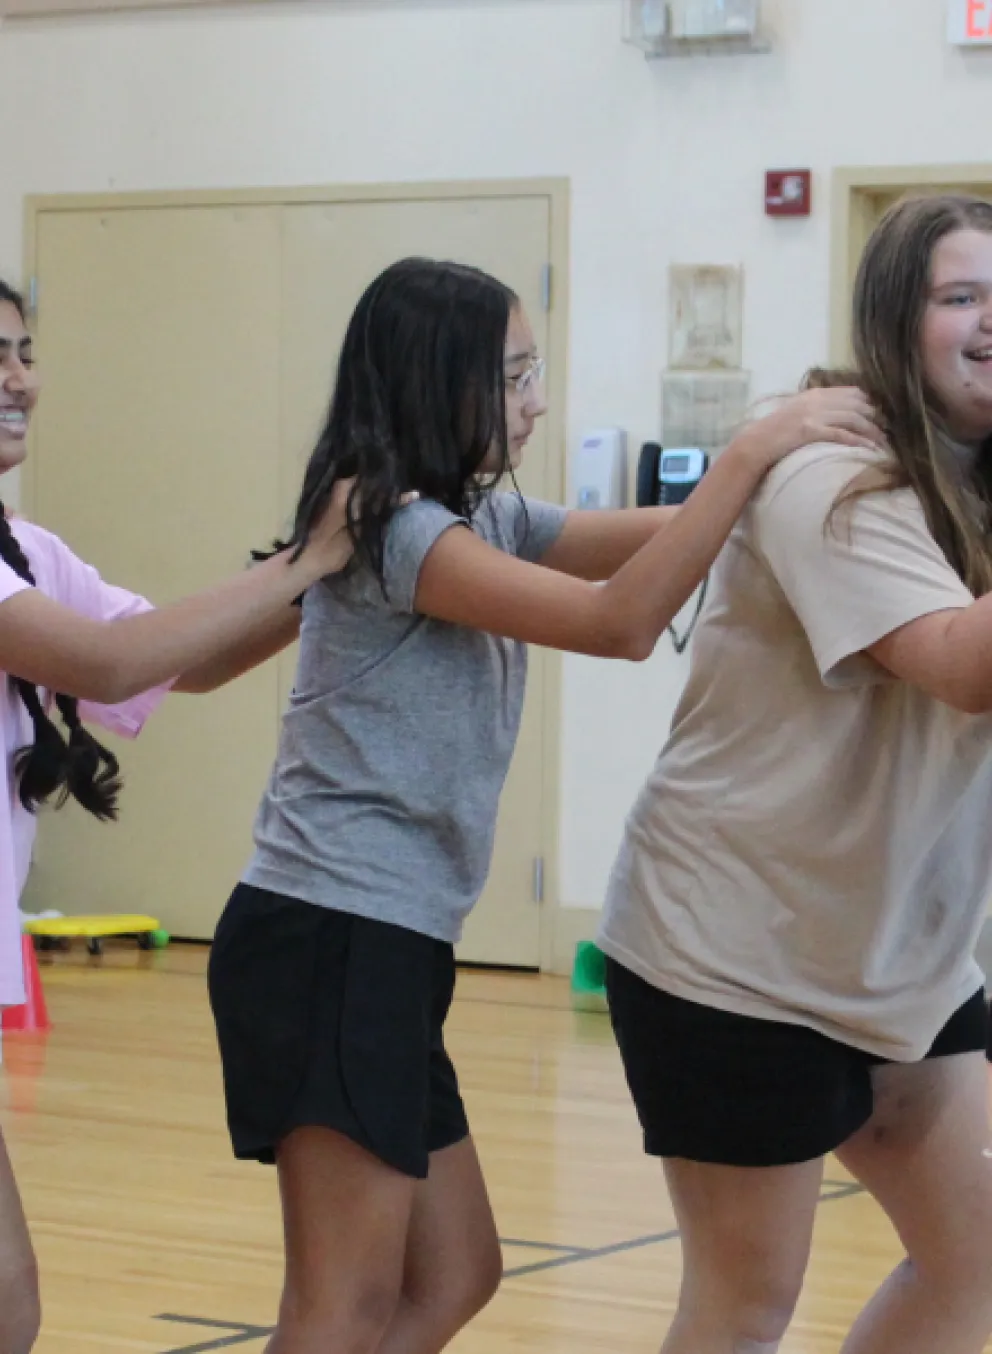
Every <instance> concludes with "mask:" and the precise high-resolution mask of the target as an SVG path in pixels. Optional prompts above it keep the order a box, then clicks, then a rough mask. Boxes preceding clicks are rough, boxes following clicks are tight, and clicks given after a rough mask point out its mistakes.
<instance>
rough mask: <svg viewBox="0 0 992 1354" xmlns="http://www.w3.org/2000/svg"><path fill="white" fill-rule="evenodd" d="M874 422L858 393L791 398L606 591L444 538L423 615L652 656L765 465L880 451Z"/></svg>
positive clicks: (593, 649) (422, 594) (754, 427)
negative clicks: (851, 450) (819, 450)
mask: <svg viewBox="0 0 992 1354" xmlns="http://www.w3.org/2000/svg"><path fill="white" fill-rule="evenodd" d="M811 397H816V398H811ZM870 415H871V409H870V406H869V405H868V403H867V401H866V400H865V397H864V396H863V395H862V394H861V392H860V391H855V390H831V391H822V390H821V391H809V392H806V394H803V395H798V396H795V397H793V398H792V399H791V400H789V401H787V402H786V403H785V404H784V405H783V406H782V407H781V408H779V409H778V410H776V411H775V412H774V413H772V414H769V415H768V417H767V418H764V419H762V420H760V422H757V423H753V424H751V425H750V426H749V427H747V428H746V429H744V431H743V432H741V433H740V434H739V435H738V436H737V437H736V438H735V439H734V441H733V442H732V443H731V445H730V446H729V447H728V448H727V450H726V451H725V452H724V453H723V455H722V456H721V457H720V458H719V460H718V461H717V463H716V465H715V466H714V467H713V469H712V470H711V471H710V472H709V474H707V475H706V477H705V478H704V479H703V481H702V483H701V484H700V485H699V487H698V488H697V489H696V490H695V492H694V493H693V495H692V497H691V498H690V499H689V500H688V502H687V503H685V504H684V505H683V506H682V507H681V508H680V509H679V511H678V513H677V515H676V517H675V520H674V521H671V520H670V519H667V518H663V519H661V529H660V530H657V529H656V530H655V531H654V532H653V533H651V534H650V536H649V537H648V540H647V542H646V543H645V544H644V545H642V546H641V548H640V549H639V550H638V551H637V552H636V553H635V554H634V555H632V556H631V558H629V559H628V560H627V562H626V563H625V564H623V565H622V566H621V567H620V568H619V569H618V570H617V571H616V572H615V573H614V574H613V576H612V577H611V578H610V580H609V581H608V582H607V583H604V584H597V583H591V582H588V581H585V580H583V579H579V578H572V577H569V576H568V575H565V574H562V573H561V572H559V571H556V570H555V569H554V568H550V569H549V568H543V567H541V566H540V565H533V564H528V563H525V562H524V561H523V560H520V559H516V558H514V557H513V556H509V555H504V554H502V553H501V552H500V551H497V550H494V549H492V548H491V547H490V546H488V545H486V544H485V543H484V542H483V541H481V540H480V539H479V538H478V537H476V536H475V535H474V534H473V533H472V532H470V531H467V530H465V529H453V530H450V531H447V532H445V533H444V535H443V536H441V537H440V538H439V539H438V540H437V541H436V542H435V544H434V546H433V547H432V549H431V550H430V552H429V553H428V555H427V558H426V559H425V560H424V563H423V566H422V568H421V570H420V577H419V580H418V585H417V593H416V598H415V604H416V608H417V610H418V611H420V612H423V613H424V614H426V615H429V616H435V617H437V618H438V619H440V620H446V621H452V622H454V623H455V624H459V625H467V626H472V627H474V628H475V629H478V630H487V631H489V632H490V633H492V634H497V635H504V636H506V637H507V638H509V639H518V640H522V641H524V642H525V643H530V644H540V645H544V646H546V647H549V648H555V649H565V650H569V651H571V652H574V653H585V654H592V655H596V656H598V657H604V658H629V659H634V660H639V659H644V658H647V657H648V656H649V654H651V652H652V651H653V649H654V646H655V645H656V644H657V642H658V639H659V637H660V635H662V634H663V633H664V631H665V629H666V628H667V627H668V626H669V625H670V624H671V622H672V620H673V619H674V617H675V616H676V615H677V614H678V612H679V611H680V610H681V608H682V607H683V606H684V605H685V603H686V602H687V601H688V599H689V598H690V597H691V596H692V593H693V592H694V591H695V589H696V588H697V587H698V586H699V584H700V583H701V582H702V580H703V579H704V578H705V577H706V574H707V572H708V571H709V569H710V567H711V566H712V564H713V561H714V560H715V559H716V556H717V555H718V554H719V552H720V550H721V548H722V546H723V544H724V542H725V541H726V539H727V537H728V535H729V534H730V531H731V529H732V528H733V525H734V523H735V522H736V520H737V518H738V516H739V515H740V513H741V511H742V510H743V508H744V506H745V504H746V503H747V501H748V499H749V498H750V497H751V494H752V493H753V492H754V490H755V488H756V487H757V485H758V483H759V482H760V481H761V479H762V478H763V476H764V474H765V472H766V471H767V470H768V469H769V468H770V466H771V465H773V464H774V463H775V462H777V461H779V460H781V459H782V457H783V456H785V455H787V454H788V453H789V452H790V451H794V450H796V449H797V448H799V447H801V446H806V445H808V444H810V443H813V442H820V441H835V442H841V443H844V444H847V445H852V446H866V445H868V446H876V445H877V444H878V442H879V440H880V434H879V432H878V429H877V428H876V427H875V425H874V424H873V423H872V422H871V417H870ZM591 515H592V514H591ZM579 529H580V530H586V528H583V527H581V526H580V528H579ZM589 530H592V528H589ZM573 539H574V536H573ZM551 553H552V552H549V554H551ZM563 553H564V552H563ZM547 558H548V557H547V556H545V559H547ZM559 558H561V555H560V556H559Z"/></svg>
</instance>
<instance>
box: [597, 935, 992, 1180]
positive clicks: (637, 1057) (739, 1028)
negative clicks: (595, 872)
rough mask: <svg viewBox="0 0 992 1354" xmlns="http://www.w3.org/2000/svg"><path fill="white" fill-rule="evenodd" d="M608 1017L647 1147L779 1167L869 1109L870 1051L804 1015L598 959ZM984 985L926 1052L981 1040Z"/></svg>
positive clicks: (826, 1147)
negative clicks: (807, 1022) (719, 1005)
mask: <svg viewBox="0 0 992 1354" xmlns="http://www.w3.org/2000/svg"><path fill="white" fill-rule="evenodd" d="M606 989H607V996H608V999H609V1005H610V1018H611V1020H612V1022H613V1029H614V1031H615V1033H616V1037H617V1043H618V1044H619V1046H620V1054H621V1057H622V1059H623V1064H624V1070H625V1072H626V1075H627V1084H628V1085H629V1087H630V1091H631V1095H632V1096H633V1098H634V1104H635V1106H636V1109H637V1114H638V1118H639V1119H640V1122H641V1127H642V1129H643V1130H644V1149H645V1151H646V1152H647V1153H648V1154H649V1155H651V1156H658V1157H681V1158H683V1159H685V1160H689V1161H706V1162H714V1163H719V1164H722V1165H726V1166H787V1165H791V1164H793V1163H795V1162H800V1161H813V1160H816V1159H817V1158H818V1157H822V1156H826V1154H827V1153H828V1152H832V1151H833V1150H834V1149H835V1148H837V1147H840V1146H841V1144H842V1143H844V1142H846V1141H847V1139H848V1138H850V1137H851V1136H852V1134H854V1133H856V1132H857V1130H858V1129H859V1128H861V1127H863V1126H864V1124H866V1123H867V1122H868V1120H869V1118H870V1117H871V1113H872V1108H873V1091H872V1075H871V1074H872V1068H874V1067H878V1066H880V1065H881V1064H882V1063H883V1062H884V1059H882V1058H877V1057H872V1055H871V1054H869V1053H864V1052H862V1051H861V1050H859V1049H856V1048H851V1047H850V1046H849V1045H847V1044H842V1043H839V1042H837V1041H836V1040H833V1039H828V1038H827V1037H826V1035H823V1034H820V1033H818V1032H817V1031H816V1030H811V1029H809V1028H808V1027H806V1026H804V1025H789V1024H785V1023H784V1022H782V1021H777V1020H759V1019H756V1018H754V1017H752V1016H742V1015H734V1014H732V1013H731V1012H728V1011H719V1010H716V1009H715V1008H714V1007H711V1006H701V1005H698V1004H697V1003H695V1002H691V1001H685V1000H683V999H682V998H680V997H673V996H670V995H669V994H668V993H666V992H662V991H661V990H660V989H658V988H656V987H653V986H652V985H651V984H650V983H647V982H645V981H644V979H643V978H640V977H638V976H637V975H636V974H634V973H632V972H631V971H630V970H629V969H627V968H625V967H624V966H623V965H622V964H618V963H616V962H615V961H614V960H612V959H607V961H606ZM987 1032H988V1011H987V1007H986V1002H985V993H984V992H983V991H981V990H980V991H978V992H976V993H975V995H974V996H973V997H971V998H970V999H969V1000H968V1001H967V1002H965V1004H964V1005H963V1006H962V1007H960V1009H959V1010H958V1011H956V1012H955V1013H954V1015H953V1016H951V1018H950V1020H949V1021H948V1022H947V1024H946V1025H945V1026H944V1028H943V1029H942V1030H941V1032H940V1033H939V1034H938V1036H937V1038H936V1040H935V1041H934V1043H933V1046H932V1047H931V1049H930V1051H929V1053H928V1054H927V1057H928V1058H942V1057H949V1056H950V1055H952V1054H956V1053H973V1052H978V1051H981V1050H984V1049H985V1047H986V1043H987V1037H988V1033H987Z"/></svg>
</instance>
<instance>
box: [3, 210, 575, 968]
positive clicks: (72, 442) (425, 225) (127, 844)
mask: <svg viewBox="0 0 992 1354" xmlns="http://www.w3.org/2000/svg"><path fill="white" fill-rule="evenodd" d="M550 248H551V243H550V200H549V199H548V198H547V197H544V196H541V195H535V196H533V197H528V196H512V195H511V196H507V197H479V198H473V197H468V198H466V197H452V198H438V199H433V198H429V199H425V198H422V197H420V198H417V197H411V198H410V199H409V200H375V201H347V202H315V203H301V204H295V205H279V204H273V205H271V206H240V207H234V206H230V207H214V206H203V207H189V206H182V205H177V206H175V207H154V208H153V207H149V208H147V209H142V210H130V209H129V210H119V211H115V210H106V211H100V210H92V211H90V210H86V211H84V210H80V211H78V212H77V211H53V212H51V213H47V212H46V213H41V215H40V217H39V228H38V241H37V250H36V254H37V272H38V279H39V298H40V306H39V317H38V348H39V352H40V354H41V357H42V363H43V373H44V377H45V383H46V384H45V391H44V395H43V398H42V402H41V405H40V406H39V416H38V423H37V427H36V437H35V443H34V450H33V455H34V458H35V465H34V475H35V492H34V495H33V504H32V507H33V511H34V514H35V516H36V517H37V519H38V520H39V521H40V522H41V523H42V524H44V525H46V526H48V527H50V528H51V529H52V530H54V531H56V532H58V533H59V534H60V535H62V536H63V537H64V538H65V539H66V540H67V541H68V542H69V543H70V544H71V545H72V546H73V548H74V549H76V550H77V551H78V553H80V554H81V555H83V556H84V557H85V558H86V559H88V560H90V561H92V562H93V563H95V564H96V565H97V566H98V567H99V568H100V569H101V571H102V572H103V573H104V575H105V576H106V577H108V578H109V579H111V580H112V581H114V582H118V583H121V584H123V585H125V586H128V587H132V588H134V589H136V590H137V591H141V592H143V593H145V594H146V595H148V596H149V597H151V598H152V599H153V600H155V601H163V600H167V599H169V598H172V597H175V596H178V595H181V594H182V593H185V592H189V591H192V590H194V589H196V588H198V587H200V586H202V585H204V584H205V583H207V582H209V581H212V580H214V579H216V578H218V577H222V576H223V575H225V574H229V573H231V572H233V571H235V570H236V569H237V568H239V567H240V566H241V564H242V563H243V562H244V560H245V559H246V557H247V551H248V548H249V547H250V546H251V545H254V544H259V543H264V542H266V541H267V540H268V539H270V538H271V536H272V534H273V533H274V532H275V531H276V530H278V529H279V528H280V527H281V526H282V525H284V524H285V521H286V519H287V518H288V517H289V515H290V513H291V510H292V507H293V505H294V503H295V499H296V496H297V494H298V492H299V486H300V481H301V477H302V472H303V466H304V464H305V462H306V459H307V456H308V455H309V451H310V449H311V447H312V445H313V442H314V439H315V435H316V433H317V431H318V429H319V427H320V424H321V421H322V418H323V416H324V412H325V410H326V406H327V402H328V399H329V396H330V389H331V382H332V376H333V371H334V368H335V365H336V360H337V354H338V350H339V347H340V343H341V339H342V337H343V334H344V329H345V326H346V323H347V320H348V317H349V315H350V313H351V310H352V309H353V307H354V304H355V302H356V300H357V299H358V296H359V294H360V292H361V291H362V290H363V288H364V287H365V286H366V284H367V283H368V282H369V281H371V280H372V278H373V277H374V276H375V274H376V273H378V272H379V271H380V270H381V269H382V268H384V267H385V266H387V265H388V264H389V263H391V262H393V261H394V260H396V259H397V258H400V257H403V256H405V255H409V254H427V255H430V256H432V257H435V258H439V257H446V258H452V259H457V260H459V261H461V262H468V263H474V264H477V265H478V266H481V267H483V268H486V269H488V270H489V271H491V272H493V273H495V274H496V275H497V276H499V277H501V278H502V279H504V280H505V281H506V282H508V283H509V284H510V285H511V286H512V287H513V288H514V289H515V290H516V291H517V292H518V293H519V294H520V296H521V298H522V300H523V302H524V305H525V306H526V308H527V310H528V312H529V314H530V317H531V321H532V324H533V326H534V329H535V334H536V337H537V341H538V343H539V345H540V346H541V347H542V349H545V350H546V349H547V345H548V338H549V336H548V313H547V311H546V309H545V305H544V285H545V267H546V265H547V264H548V262H549V258H550ZM550 356H551V357H552V360H554V358H555V354H550ZM519 478H520V485H521V488H522V489H523V490H524V492H526V493H529V494H533V495H536V496H539V497H545V498H557V497H558V493H559V485H560V480H561V471H560V466H559V465H558V464H557V458H556V457H553V456H552V455H551V454H550V451H549V441H548V437H547V434H546V432H545V429H544V427H543V425H542V426H540V427H539V430H538V433H537V434H536V435H535V437H534V438H533V439H532V442H531V444H530V446H529V448H528V454H527V459H526V462H525V465H524V467H523V469H522V471H521V473H520V476H519ZM549 661H550V660H549V658H548V657H547V656H546V655H544V654H542V653H540V652H533V653H532V655H531V663H532V668H531V681H530V686H529V695H528V698H527V703H526V708H525V712H524V718H523V722H522V728H521V734H520V741H519V745H518V751H517V755H516V758H515V760H514V764H513V767H512V769H511V773H510V777H509V781H508V784H507V787H506V791H505V793H504V796H503V802H502V808H501V814H500V822H499V828H498V833H497V843H496V850H495V855H494V861H493V870H492V876H491V881H490V885H489V887H488V889H487V891H486V894H485V895H484V897H483V899H482V900H481V902H480V904H479V906H478V908H477V910H476V912H475V914H474V915H473V917H472V918H471V919H470V922H469V925H468V928H467V931H466V936H465V940H464V943H463V945H462V947H461V951H460V958H462V959H463V960H468V961H473V962H479V963H489V964H511V965H517V966H522V967H537V966H538V964H539V960H540V907H539V904H538V902H537V899H536V892H537V890H536V889H535V881H536V879H537V878H538V877H539V875H540V866H539V862H540V859H541V856H542V851H543V828H544V823H545V821H546V815H545V799H544V796H545V795H546V794H549V793H554V790H555V775H554V770H553V768H551V767H549V766H548V765H546V761H547V758H546V754H545V747H546V739H545V721H546V719H547V718H549V717H551V716H549V714H548V712H547V710H546V701H547V694H546V693H547V689H548V682H547V680H546V677H547V672H546V664H547V663H548V662H549ZM294 664H295V653H293V652H290V653H288V654H287V655H285V656H284V658H283V659H282V660H280V662H278V663H275V664H270V665H269V666H268V667H267V668H266V669H264V670H262V671H260V672H257V673H253V674H251V675H250V676H248V677H247V678H244V679H242V681H240V682H238V683H235V684H234V685H233V686H231V687H229V688H227V689H226V690H224V691H222V692H219V693H216V694H215V695H212V696H209V697H188V696H173V697H170V699H169V701H168V702H167V705H166V708H165V709H164V710H163V711H162V712H160V713H159V714H158V715H156V717H155V718H154V719H153V720H152V721H150V723H149V725H148V727H147V729H146V731H145V733H144V734H143V735H142V737H141V739H140V740H139V741H138V743H137V744H126V745H124V746H123V747H119V746H118V745H117V744H116V743H115V750H117V751H118V754H119V756H120V758H121V762H122V765H123V766H124V768H125V770H126V774H127V786H126V791H125V795H124V797H123V811H122V820H121V823H120V824H119V825H118V826H116V827H113V828H107V827H100V826H98V825H96V824H94V823H91V822H90V821H88V820H87V819H86V818H85V816H84V815H82V814H81V813H78V812H73V811H69V812H67V813H65V814H61V815H58V816H51V817H50V818H48V819H46V821H45V823H44V826H43V831H42V833H41V837H40V845H39V851H38V856H37V862H36V869H35V871H34V873H33V877H32V882H31V886H30V893H29V902H28V905H29V906H32V907H57V908H59V909H60V910H61V911H65V912H82V911H87V912H88V911H122V910H123V911H134V910H141V911H149V912H152V913H153V914H154V915H156V916H159V917H160V918H161V920H162V922H163V924H165V925H166V926H167V927H169V929H171V930H172V931H174V932H175V933H177V934H180V935H186V936H193V937H208V936H209V935H211V934H212V932H213V928H214V925H215V923H216V919H217V916H218V914H219V911H220V908H221V907H222V906H223V903H224V901H225V899H226V897H227V894H228V892H229V890H230V887H231V885H232V884H233V882H234V881H235V880H236V879H237V877H238V874H239V872H240V870H241V869H242V867H243V865H244V862H245V860H246V859H247V857H248V855H249V853H250V850H251V840H250V832H251V824H252V820H253V817H254V813H255V808H256V806H257V800H258V796H259V793H260V790H261V787H262V785H263V783H264V779H265V775H266V772H267V770H268V767H269V764H270V762H271V758H272V755H273V752H274V748H275V742H276V737H277V730H278V716H279V712H280V710H281V709H282V708H283V707H284V704H285V701H286V699H287V697H288V693H289V690H290V688H291V685H292V680H293V671H294ZM484 829H485V825H484V824H480V830H484ZM424 886H425V887H428V888H429V881H424ZM411 887H417V881H411Z"/></svg>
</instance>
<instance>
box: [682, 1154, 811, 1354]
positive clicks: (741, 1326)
mask: <svg viewBox="0 0 992 1354" xmlns="http://www.w3.org/2000/svg"><path fill="white" fill-rule="evenodd" d="M822 1175H823V1163H822V1161H811V1162H805V1163H803V1164H801V1165H798V1166H770V1167H763V1168H760V1169H745V1168H742V1167H737V1166H712V1165H706V1164H703V1163H699V1162H693V1161H676V1160H672V1161H666V1162H665V1176H666V1179H667V1180H668V1188H669V1192H670V1194H671V1196H672V1203H673V1204H674V1206H675V1216H676V1219H677V1221H678V1224H679V1229H680V1231H681V1233H682V1259H683V1273H682V1288H681V1292H680V1293H679V1306H678V1311H677V1313H676V1316H675V1321H674V1322H673V1324H672V1328H671V1330H670V1331H669V1332H668V1338H667V1339H666V1340H665V1343H664V1345H663V1346H662V1354H775V1351H776V1350H777V1349H778V1347H779V1343H780V1341H781V1339H782V1337H783V1335H784V1334H785V1332H786V1329H787V1328H788V1325H789V1322H790V1321H791V1320H792V1314H793V1311H794V1310H795V1305H796V1301H797V1299H798V1297H799V1293H800V1290H801V1288H802V1283H803V1276H804V1274H805V1272H806V1263H807V1260H808V1258H809V1247H810V1238H811V1236H812V1231H813V1218H814V1214H815V1212H816V1205H817V1200H818V1198H819V1193H820V1181H821V1178H822Z"/></svg>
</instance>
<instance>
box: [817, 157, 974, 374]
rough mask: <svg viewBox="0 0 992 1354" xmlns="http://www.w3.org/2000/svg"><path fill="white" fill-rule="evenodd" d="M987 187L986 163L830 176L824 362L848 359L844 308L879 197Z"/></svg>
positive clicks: (876, 168)
mask: <svg viewBox="0 0 992 1354" xmlns="http://www.w3.org/2000/svg"><path fill="white" fill-rule="evenodd" d="M989 184H992V162H989V163H987V164H963V165H955V164H947V165H933V164H928V165H860V166H857V167H842V168H839V169H835V170H834V173H833V194H832V196H833V202H832V221H831V267H830V360H831V362H832V363H834V364H835V365H836V366H843V365H844V364H845V363H846V362H848V361H849V360H850V356H851V347H850V329H851V323H850V307H851V295H852V293H853V290H854V279H855V275H856V274H857V270H858V261H859V259H860V258H861V253H862V251H863V249H864V247H865V245H866V244H867V243H868V237H869V235H870V234H871V232H872V229H873V228H874V225H875V219H876V209H877V202H876V199H877V198H878V197H879V195H881V194H883V193H884V194H885V195H886V196H890V195H891V194H893V193H899V192H906V193H909V192H912V191H913V190H914V189H918V188H923V189H929V188H933V189H938V188H967V187H969V186H972V185H973V186H975V187H978V186H980V185H981V186H987V185H989Z"/></svg>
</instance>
